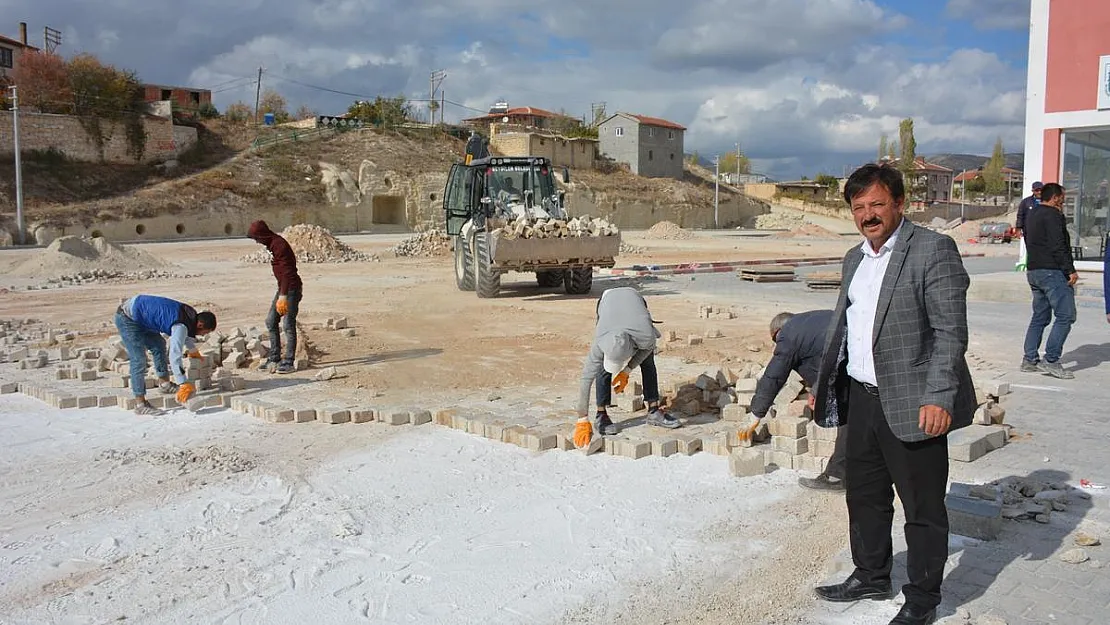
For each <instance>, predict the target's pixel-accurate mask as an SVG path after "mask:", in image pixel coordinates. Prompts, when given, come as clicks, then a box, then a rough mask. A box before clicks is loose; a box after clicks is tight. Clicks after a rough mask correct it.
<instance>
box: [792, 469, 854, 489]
mask: <svg viewBox="0 0 1110 625" xmlns="http://www.w3.org/2000/svg"><path fill="white" fill-rule="evenodd" d="M798 484H799V485H800V486H802V487H804V488H809V489H811V490H830V491H843V490H844V480H842V479H839V478H835V477H832V476H830V475H829V474H828V473H822V474H821V475H818V476H817V477H800V478H798Z"/></svg>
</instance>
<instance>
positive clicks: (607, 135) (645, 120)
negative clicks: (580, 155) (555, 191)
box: [597, 113, 686, 179]
mask: <svg viewBox="0 0 1110 625" xmlns="http://www.w3.org/2000/svg"><path fill="white" fill-rule="evenodd" d="M597 132H598V142H599V145H598V148H599V149H600V151H601V154H602V155H604V156H607V157H609V158H611V159H613V160H614V161H616V162H618V163H624V164H626V165H628V167H629V169H630V170H631V171H632V173H634V174H636V175H637V176H644V177H645V178H676V179H682V172H683V167H682V158H683V154H684V151H683V135H684V133H685V132H686V128H685V127H684V126H681V125H679V124H676V123H674V122H671V121H667V120H665V119H660V118H658V117H647V116H645V115H634V114H632V113H617V114H616V115H612V116H610V117H609V118H608V119H606V120H605V121H603V122H601V123H600V124H599V125H598V129H597Z"/></svg>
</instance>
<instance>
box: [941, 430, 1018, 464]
mask: <svg viewBox="0 0 1110 625" xmlns="http://www.w3.org/2000/svg"><path fill="white" fill-rule="evenodd" d="M1008 436H1009V435H1008V434H1007V432H1006V428H1005V427H1003V426H1000V425H990V426H988V425H969V426H967V427H964V428H960V429H958V430H956V431H955V432H951V433H949V435H948V457H949V458H951V459H952V460H956V461H959V462H974V461H976V460H978V459H979V458H981V457H983V456H984V455H986V454H987V453H989V452H991V451H993V450H995V449H998V448H1000V447H1002V446H1003V445H1005V444H1006V440H1007V438H1008Z"/></svg>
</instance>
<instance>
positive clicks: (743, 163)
mask: <svg viewBox="0 0 1110 625" xmlns="http://www.w3.org/2000/svg"><path fill="white" fill-rule="evenodd" d="M737 158H739V159H740V173H742V174H750V173H752V163H751V160H750V159H749V158H748V157H747V155H745V154H740V155H739V157H737V155H736V152H726V153H724V154H722V155H721V173H722V174H728V173H732V174H734V173H736V160H737Z"/></svg>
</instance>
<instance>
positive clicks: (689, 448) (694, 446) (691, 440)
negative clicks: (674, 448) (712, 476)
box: [675, 435, 702, 456]
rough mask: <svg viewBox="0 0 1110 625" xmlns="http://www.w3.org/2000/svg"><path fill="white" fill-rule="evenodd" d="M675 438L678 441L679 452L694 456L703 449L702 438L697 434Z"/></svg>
mask: <svg viewBox="0 0 1110 625" xmlns="http://www.w3.org/2000/svg"><path fill="white" fill-rule="evenodd" d="M675 440H677V441H678V453H680V454H682V455H684V456H692V455H694V454H696V453H698V452H699V451H701V450H702V439H701V438H700V437H697V436H685V435H683V436H676V437H675Z"/></svg>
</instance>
